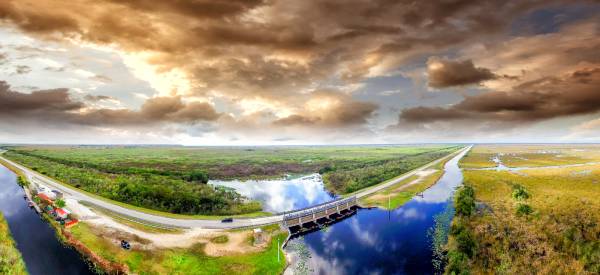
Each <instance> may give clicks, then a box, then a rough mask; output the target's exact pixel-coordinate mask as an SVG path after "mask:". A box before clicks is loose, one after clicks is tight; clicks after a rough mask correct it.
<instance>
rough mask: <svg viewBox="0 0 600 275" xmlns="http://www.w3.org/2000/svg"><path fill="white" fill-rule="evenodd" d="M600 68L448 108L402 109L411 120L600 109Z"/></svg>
mask: <svg viewBox="0 0 600 275" xmlns="http://www.w3.org/2000/svg"><path fill="white" fill-rule="evenodd" d="M598 87H600V67H588V68H581V69H578V70H576V71H573V72H571V73H569V74H566V75H562V76H556V77H543V78H540V79H537V80H534V81H529V82H525V83H523V84H519V85H517V86H515V87H513V88H512V90H511V91H507V92H504V91H492V92H486V93H483V94H480V95H476V96H469V97H466V98H465V99H464V100H463V101H461V102H459V103H457V104H455V105H452V106H451V107H448V108H440V107H416V108H408V109H405V110H403V111H402V112H401V114H400V119H401V121H403V122H408V123H431V122H435V121H449V120H474V121H482V122H484V121H487V122H497V121H499V122H511V123H514V122H533V121H539V120H544V119H550V118H555V117H564V116H572V115H581V114H590V113H595V112H598V111H600V93H599V92H598Z"/></svg>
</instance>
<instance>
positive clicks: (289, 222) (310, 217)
mask: <svg viewBox="0 0 600 275" xmlns="http://www.w3.org/2000/svg"><path fill="white" fill-rule="evenodd" d="M357 207H358V204H357V200H356V196H352V197H349V198H345V199H339V200H335V201H330V202H326V203H322V204H318V205H314V206H311V207H307V208H304V209H299V210H295V211H293V212H290V213H286V214H284V215H283V225H284V226H286V227H288V228H289V229H290V231H300V229H301V228H302V227H303V226H308V227H309V228H310V227H314V226H318V225H319V224H324V223H330V222H332V221H335V220H338V219H341V218H344V217H347V216H349V215H352V214H354V212H355V210H356V208H357Z"/></svg>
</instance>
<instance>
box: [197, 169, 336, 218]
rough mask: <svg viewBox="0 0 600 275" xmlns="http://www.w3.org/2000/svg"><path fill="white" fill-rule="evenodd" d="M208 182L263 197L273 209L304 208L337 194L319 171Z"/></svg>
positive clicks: (263, 201) (253, 196)
mask: <svg viewBox="0 0 600 275" xmlns="http://www.w3.org/2000/svg"><path fill="white" fill-rule="evenodd" d="M208 183H209V184H212V185H218V186H225V187H229V188H233V189H235V190H236V191H237V192H238V193H240V194H242V195H243V196H245V197H247V198H250V199H253V200H258V201H260V202H261V203H262V205H263V209H264V210H265V211H268V212H272V213H279V212H284V211H290V210H295V209H300V208H304V207H308V206H311V205H315V204H319V203H323V202H328V201H331V200H333V199H335V196H333V195H332V194H330V193H328V192H327V191H326V190H325V187H324V186H323V180H322V179H321V176H320V175H319V174H312V175H308V176H304V177H301V178H295V179H279V180H248V181H237V180H233V181H217V180H211V181H209V182H208Z"/></svg>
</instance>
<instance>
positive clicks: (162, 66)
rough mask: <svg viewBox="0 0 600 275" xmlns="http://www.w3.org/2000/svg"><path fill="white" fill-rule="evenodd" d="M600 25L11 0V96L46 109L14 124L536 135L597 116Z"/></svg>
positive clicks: (298, 6) (421, 10)
mask: <svg viewBox="0 0 600 275" xmlns="http://www.w3.org/2000/svg"><path fill="white" fill-rule="evenodd" d="M598 13H599V8H598V4H597V2H594V1H558V0H557V1H540V0H529V1H465V0H456V1H387V0H377V1H363V0H350V1H347V0H346V1H337V0H314V1H312V0H311V1H291V0H267V1H261V0H257V1H254V0H250V1H238V0H232V1H210V0H177V1H158V0H156V1H154V0H126V1H117V0H99V1H98V0H94V1H92V0H52V1H50V0H47V1H46V0H5V1H1V2H0V31H2V34H3V37H6V39H4V42H0V43H1V46H2V48H0V77H2V79H3V80H5V81H6V82H7V83H10V85H11V86H12V87H13V88H11V89H10V90H9V89H8V88H5V90H7V92H5V93H6V94H7V95H10V96H11V97H14V98H13V99H12V100H29V101H31V103H34V102H36V101H39V102H40V103H38V104H41V105H40V106H38V107H35V106H33V105H30V107H31V109H27V108H25V107H23V108H22V109H18V110H17V107H16V105H14V106H15V107H13V108H7V109H6V110H2V111H0V113H1V114H2V115H3V116H4V117H11V119H17V118H18V120H28V121H29V122H31V123H34V122H35V120H43V121H46V122H47V123H50V122H51V123H52V124H56V125H65V124H68V125H71V126H73V125H75V126H76V125H80V126H81V127H86V129H102V130H103V131H108V132H111V131H112V130H113V129H114V130H115V131H120V130H119V129H122V128H123V127H127V126H130V125H131V127H133V126H136V127H141V126H143V127H144V129H145V131H147V132H148V133H149V134H151V135H155V136H157V137H164V140H165V142H173V139H175V140H179V141H180V142H185V143H192V144H205V143H211V144H212V143H223V144H228V143H229V142H228V141H230V140H232V141H240V143H244V142H246V143H255V142H256V143H268V142H270V141H273V140H281V141H288V140H294V142H297V141H299V140H304V139H306V141H305V142H306V143H314V142H316V143H322V142H414V141H421V140H422V136H427V135H430V134H431V132H427V131H423V132H420V133H419V132H418V131H415V129H429V126H427V125H425V124H428V123H429V124H431V123H442V124H446V126H447V127H449V128H447V129H451V128H452V127H451V125H450V124H453V123H454V124H456V125H457V126H461V125H464V124H465V121H471V123H473V122H475V123H482V124H490V125H491V124H494V123H496V122H497V123H499V124H504V125H506V124H507V123H512V124H513V125H519V126H524V127H528V126H526V125H531V124H532V123H537V122H541V121H544V120H548V119H557V118H558V119H560V118H563V117H572V116H577V115H587V116H589V115H592V116H593V115H597V112H598V111H599V110H597V109H596V108H595V107H593V106H591V105H593V104H594V103H596V102H597V101H594V100H595V97H594V93H593V92H592V91H593V90H594V88H593V85H597V82H596V80H595V79H596V72H595V70H596V68H597V67H598V66H597V65H598V63H599V62H600V61H599V60H598V55H597V53H595V52H596V51H595V50H594V49H597V44H598V24H597V23H596V22H598ZM577 74H590V76H589V77H588V78H586V79H587V80H582V79H583V78H582V77H579V76H577ZM581 81H589V83H583V82H581ZM4 85H5V86H6V84H4ZM15 91H19V92H15ZM15 98H21V99H15ZM25 98H29V99H25ZM33 98H35V99H33ZM38 98H39V100H38ZM44 98H49V99H48V101H46V99H44ZM50 99H52V100H54V101H52V100H50ZM46 102H48V104H50V105H51V104H55V105H51V106H42V105H44V103H46ZM52 102H54V103H52ZM0 104H1V103H0ZM20 104H24V105H27V104H25V102H24V101H23V102H21V103H20ZM7 106H8V105H7ZM36 108H37V109H36ZM17 113H20V114H23V115H22V116H17V115H16V114H17ZM35 113H39V114H43V115H45V116H44V117H43V118H42V117H41V116H37V115H33V114H35ZM585 119H587V120H589V117H587V118H585ZM585 119H584V118H581V120H582V121H581V123H584V121H583V120H585ZM6 127H9V128H10V126H6ZM13 128H14V126H13ZM7 129H8V128H7ZM21 130H22V129H21ZM407 130H410V132H411V133H412V134H414V135H413V136H411V137H406V138H407V139H409V140H406V139H404V138H403V139H402V140H397V138H395V137H394V135H396V134H398V133H406V132H407ZM440 131H446V130H445V129H440ZM473 131H480V130H479V128H477V127H473ZM461 133H462V132H461ZM536 134H537V133H536ZM464 135H465V136H466V137H470V136H471V134H470V133H468V131H466V132H464ZM291 136H293V137H294V138H290V137H291ZM0 137H1V136H0ZM159 140H160V138H159ZM176 142H177V141H176ZM294 142H291V143H294Z"/></svg>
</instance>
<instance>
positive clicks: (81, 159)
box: [5, 146, 457, 216]
mask: <svg viewBox="0 0 600 275" xmlns="http://www.w3.org/2000/svg"><path fill="white" fill-rule="evenodd" d="M8 149H9V150H8V152H6V153H5V156H6V157H8V158H10V159H11V160H14V161H16V162H18V163H21V164H24V165H26V166H28V167H30V168H32V169H33V170H36V171H38V172H40V173H42V174H44V175H47V176H49V177H52V178H55V179H57V180H59V181H62V182H63V183H66V184H68V185H71V186H73V187H77V188H80V189H82V190H84V191H87V192H90V193H93V194H97V195H100V196H102V197H105V198H108V199H111V200H114V201H118V202H122V203H127V204H131V205H134V206H138V207H143V208H148V209H150V210H153V211H162V212H169V213H174V214H185V215H216V216H218V215H246V216H260V215H264V213H263V212H260V209H261V207H260V204H259V203H258V202H254V201H248V200H247V199H245V198H243V197H241V196H240V195H239V194H237V193H236V192H234V191H232V190H229V189H225V188H215V187H213V186H210V185H207V184H205V183H206V181H207V180H208V179H209V178H219V177H223V178H229V177H233V176H235V177H241V178H244V177H269V176H275V175H277V176H283V175H284V174H293V173H307V172H320V173H322V174H323V175H324V179H325V181H326V185H327V186H328V187H329V188H330V189H331V190H332V191H335V192H337V193H347V192H352V191H356V190H359V189H362V188H364V187H367V186H371V185H374V184H377V183H380V182H382V181H385V180H387V179H390V178H393V177H395V176H397V175H399V174H403V173H405V172H407V171H409V170H411V169H414V168H416V167H418V166H421V165H423V164H425V163H427V162H430V161H432V160H434V159H437V158H439V157H442V156H444V155H446V154H448V153H449V152H452V151H453V150H456V149H457V147H456V146H420V147H410V146H339V147H252V148H219V147H211V148H206V147H197V148H184V147H90V146H76V147H65V146H45V147H43V146H27V147H10V148H8ZM250 166H251V167H254V168H253V169H241V170H240V169H239V168H240V167H250ZM232 171H233V172H232ZM260 173H264V174H260Z"/></svg>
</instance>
